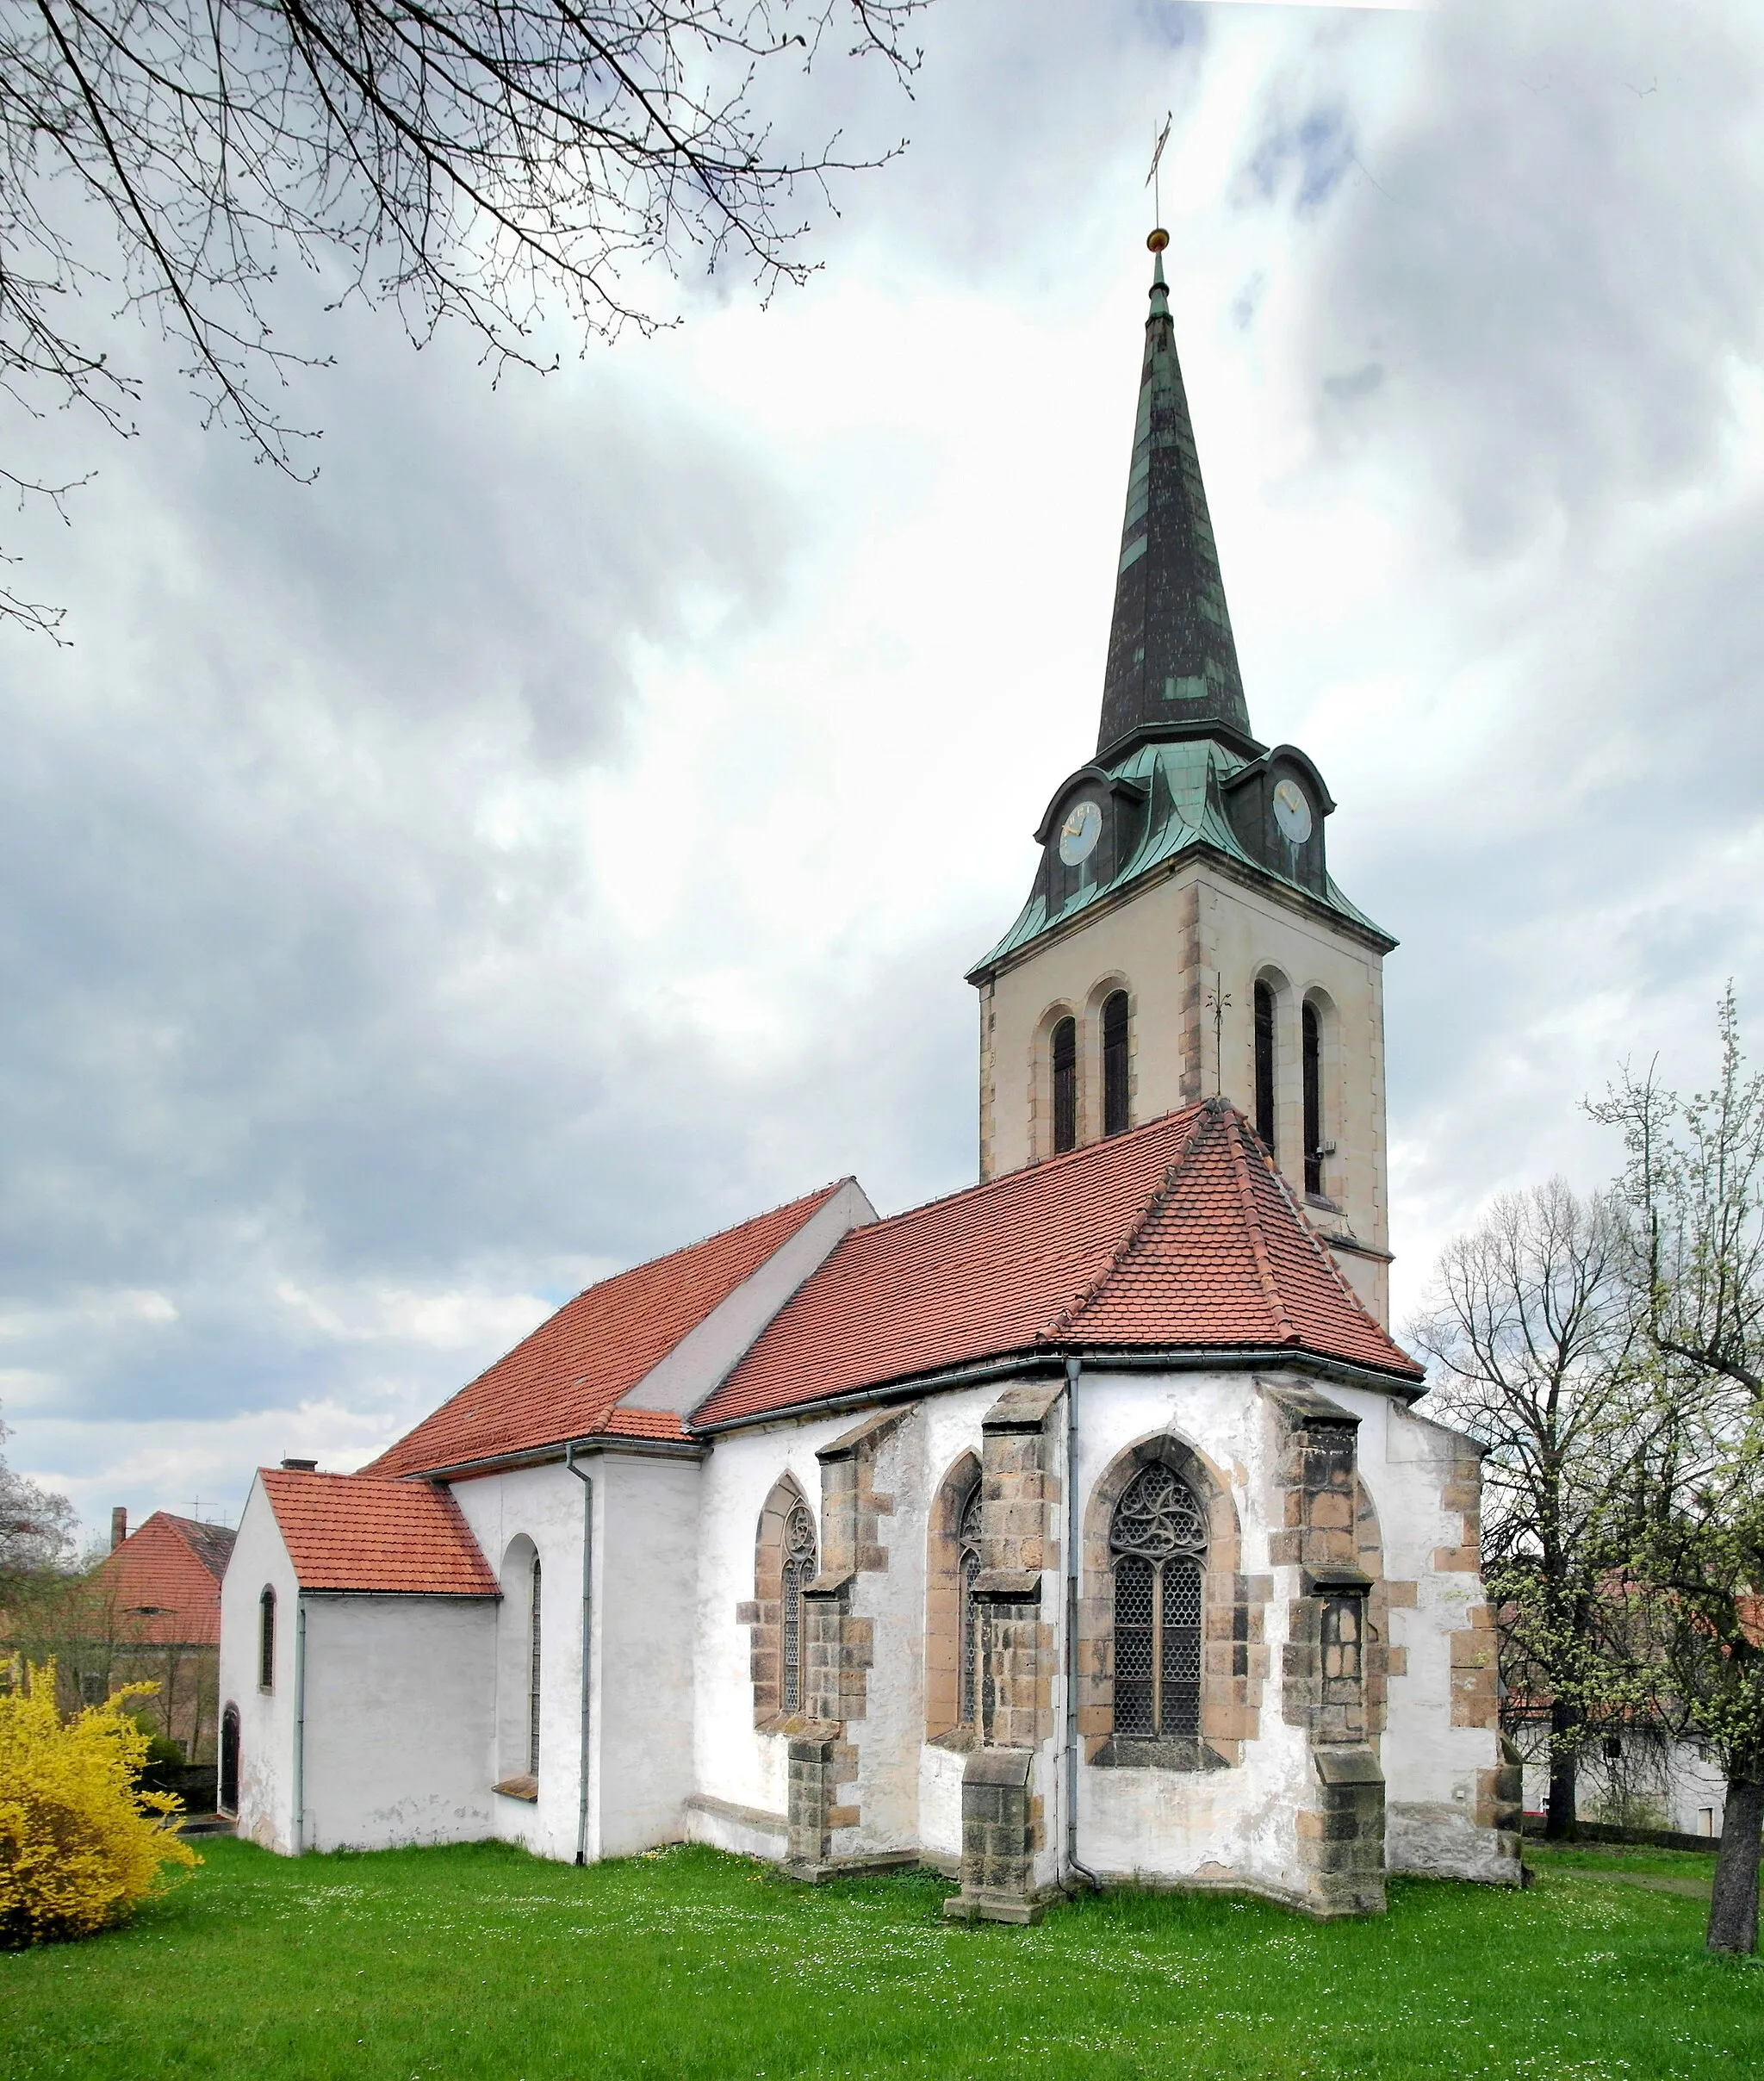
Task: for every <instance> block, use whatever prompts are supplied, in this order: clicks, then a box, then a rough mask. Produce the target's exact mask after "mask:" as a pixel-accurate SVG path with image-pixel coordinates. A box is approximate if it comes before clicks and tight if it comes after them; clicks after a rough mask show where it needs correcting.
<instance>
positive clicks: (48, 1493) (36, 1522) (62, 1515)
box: [0, 1423, 79, 1589]
mask: <svg viewBox="0 0 1764 2081" xmlns="http://www.w3.org/2000/svg"><path fill="white" fill-rule="evenodd" d="M10 1435H11V1434H10V1432H9V1429H8V1426H6V1425H5V1424H3V1423H0V1444H3V1443H4V1442H5V1440H6V1439H7V1438H9V1436H10ZM78 1524H79V1513H78V1511H76V1510H75V1508H74V1507H73V1505H72V1504H71V1503H70V1502H69V1501H68V1500H67V1498H66V1497H65V1495H58V1494H56V1493H55V1491H54V1490H53V1488H41V1487H40V1486H39V1485H38V1484H37V1483H36V1482H28V1481H27V1480H26V1479H25V1478H24V1476H23V1475H22V1474H15V1473H14V1472H13V1470H12V1469H11V1468H9V1466H8V1465H7V1464H6V1462H5V1460H4V1459H3V1458H0V1589H3V1588H5V1587H9V1586H12V1585H16V1584H17V1583H19V1582H22V1581H28V1580H29V1579H32V1578H34V1577H37V1576H40V1575H49V1574H53V1573H54V1572H56V1571H58V1570H59V1569H62V1568H63V1567H64V1566H65V1563H66V1562H67V1561H68V1560H69V1558H70V1557H71V1555H72V1552H73V1542H74V1533H75V1531H77V1529H78Z"/></svg>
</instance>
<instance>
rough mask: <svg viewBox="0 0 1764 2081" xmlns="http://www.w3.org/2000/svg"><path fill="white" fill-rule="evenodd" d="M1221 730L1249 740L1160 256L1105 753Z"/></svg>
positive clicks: (1120, 575)
mask: <svg viewBox="0 0 1764 2081" xmlns="http://www.w3.org/2000/svg"><path fill="white" fill-rule="evenodd" d="M1221 727H1222V728H1223V729H1224V730H1226V731H1227V732H1235V733H1236V734H1237V735H1238V736H1241V737H1244V738H1247V737H1248V736H1250V717H1249V710H1248V708H1247V707H1246V706H1245V701H1244V685H1243V677H1242V674H1240V673H1239V669H1238V662H1237V644H1236V643H1235V641H1234V640H1233V637H1232V633H1231V616H1230V614H1229V612H1227V608H1226V604H1225V587H1224V586H1223V585H1222V584H1221V581H1220V575H1219V551H1218V550H1217V548H1216V547H1215V546H1214V541H1213V524H1212V520H1211V519H1210V518H1209V516H1208V512H1207V493H1206V489H1205V487H1204V486H1203V485H1202V482H1201V463H1200V457H1199V455H1198V453H1197V452H1196V447H1195V429H1194V423H1193V421H1192V420H1191V419H1190V418H1189V401H1188V394H1187V392H1186V391H1185V390H1184V388H1183V380H1182V366H1181V364H1180V363H1179V362H1178V361H1177V356H1176V327H1175V326H1174V324H1173V323H1172V322H1171V316H1170V298H1169V294H1168V291H1167V290H1166V289H1165V281H1164V256H1163V254H1162V253H1159V254H1158V259H1157V263H1156V265H1155V267H1154V269H1153V272H1152V310H1151V314H1150V316H1149V317H1148V318H1147V319H1146V356H1145V362H1144V364H1143V366H1142V368H1141V370H1140V402H1139V413H1138V416H1137V418H1136V419H1135V421H1134V459H1133V468H1132V469H1131V471H1130V472H1129V474H1128V476H1127V518H1126V520H1125V522H1124V523H1123V525H1122V528H1121V561H1120V562H1119V564H1118V565H1117V567H1116V576H1115V618H1114V621H1113V623H1112V624H1111V626H1110V629H1109V663H1108V668H1107V671H1106V673H1105V674H1104V678H1103V724H1102V729H1101V730H1100V732H1099V733H1098V736H1097V739H1096V750H1097V755H1098V756H1099V757H1104V756H1106V755H1108V753H1109V751H1110V749H1113V748H1114V747H1115V746H1117V745H1120V744H1121V743H1122V742H1123V741H1124V740H1126V739H1127V738H1128V737H1131V736H1133V735H1134V733H1135V732H1136V731H1139V730H1172V731H1174V730H1183V731H1185V732H1188V733H1189V734H1193V735H1198V734H1200V733H1201V732H1202V731H1204V730H1208V728H1221Z"/></svg>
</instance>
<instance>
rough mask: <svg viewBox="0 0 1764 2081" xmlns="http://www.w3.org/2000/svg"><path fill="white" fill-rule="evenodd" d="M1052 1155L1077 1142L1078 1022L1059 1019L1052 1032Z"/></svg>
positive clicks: (1072, 1146) (1074, 1145)
mask: <svg viewBox="0 0 1764 2081" xmlns="http://www.w3.org/2000/svg"><path fill="white" fill-rule="evenodd" d="M1077 1146H1078V1021H1077V1020H1076V1019H1062V1020H1061V1021H1060V1022H1059V1025H1058V1026H1056V1027H1055V1028H1054V1029H1053V1152H1054V1154H1055V1155H1056V1156H1057V1155H1059V1153H1060V1152H1061V1151H1062V1150H1065V1149H1075V1148H1077Z"/></svg>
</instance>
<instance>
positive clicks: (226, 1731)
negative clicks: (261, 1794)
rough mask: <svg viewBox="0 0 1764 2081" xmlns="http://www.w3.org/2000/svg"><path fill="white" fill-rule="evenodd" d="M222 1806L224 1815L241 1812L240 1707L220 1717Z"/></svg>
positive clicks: (230, 1707)
mask: <svg viewBox="0 0 1764 2081" xmlns="http://www.w3.org/2000/svg"><path fill="white" fill-rule="evenodd" d="M220 1805H221V1812H222V1813H223V1814H236V1813H237V1812H238V1811H239V1707H238V1706H237V1705H229V1706H228V1707H227V1710H226V1711H225V1712H223V1713H222V1714H221V1785H220Z"/></svg>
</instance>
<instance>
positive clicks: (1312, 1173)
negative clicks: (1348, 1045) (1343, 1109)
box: [1301, 1004, 1323, 1197]
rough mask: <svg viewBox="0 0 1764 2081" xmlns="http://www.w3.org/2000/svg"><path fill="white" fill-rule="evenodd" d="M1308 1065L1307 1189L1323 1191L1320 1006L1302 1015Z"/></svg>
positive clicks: (1306, 1124) (1306, 1092) (1306, 1102)
mask: <svg viewBox="0 0 1764 2081" xmlns="http://www.w3.org/2000/svg"><path fill="white" fill-rule="evenodd" d="M1301 1030H1302V1034H1303V1041H1304V1065H1305V1078H1304V1083H1305V1190H1306V1191H1307V1192H1314V1193H1315V1194H1317V1196H1319V1197H1321V1196H1322V1192H1323V1022H1322V1021H1321V1020H1320V1018H1319V1017H1318V1016H1317V1007H1316V1006H1315V1005H1314V1004H1307V1005H1306V1006H1305V1009H1304V1010H1303V1012H1302V1014H1301Z"/></svg>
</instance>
